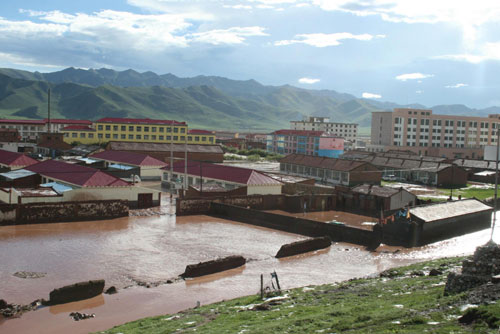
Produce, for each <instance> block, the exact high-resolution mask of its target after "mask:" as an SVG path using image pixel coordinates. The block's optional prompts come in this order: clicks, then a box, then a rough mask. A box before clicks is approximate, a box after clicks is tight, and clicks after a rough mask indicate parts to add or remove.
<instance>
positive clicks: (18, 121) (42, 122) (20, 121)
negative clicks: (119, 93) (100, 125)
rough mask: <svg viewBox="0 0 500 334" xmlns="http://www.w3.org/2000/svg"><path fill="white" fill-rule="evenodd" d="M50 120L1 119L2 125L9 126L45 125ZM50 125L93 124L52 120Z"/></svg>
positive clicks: (74, 120) (80, 120)
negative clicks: (6, 124)
mask: <svg viewBox="0 0 500 334" xmlns="http://www.w3.org/2000/svg"><path fill="white" fill-rule="evenodd" d="M48 121H49V120H48V119H47V118H45V119H0V123H8V124H38V125H45V124H47V123H48ZM50 123H53V124H82V125H91V124H92V122H91V121H88V120H84V119H62V118H54V119H51V120H50Z"/></svg>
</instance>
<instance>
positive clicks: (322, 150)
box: [267, 129, 344, 158]
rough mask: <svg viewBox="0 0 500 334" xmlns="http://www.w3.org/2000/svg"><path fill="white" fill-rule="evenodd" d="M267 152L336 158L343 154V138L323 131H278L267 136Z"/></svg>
mask: <svg viewBox="0 0 500 334" xmlns="http://www.w3.org/2000/svg"><path fill="white" fill-rule="evenodd" d="M267 151H268V152H274V153H279V154H291V153H298V154H305V155H313V156H320V157H329V158H337V157H338V156H339V155H341V154H343V153H344V138H341V137H336V136H332V135H330V134H328V133H326V132H323V131H307V130H288V129H285V130H278V131H274V132H273V133H270V134H268V135H267Z"/></svg>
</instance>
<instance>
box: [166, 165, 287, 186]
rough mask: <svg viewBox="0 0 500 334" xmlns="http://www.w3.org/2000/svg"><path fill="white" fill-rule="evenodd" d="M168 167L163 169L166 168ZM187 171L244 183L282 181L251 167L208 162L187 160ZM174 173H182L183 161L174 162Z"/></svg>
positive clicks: (272, 184) (279, 183)
mask: <svg viewBox="0 0 500 334" xmlns="http://www.w3.org/2000/svg"><path fill="white" fill-rule="evenodd" d="M168 168H169V167H165V168H164V169H166V170H168ZM187 172H188V174H189V175H193V176H195V177H200V175H201V177H206V178H211V179H217V180H223V181H227V182H234V183H239V184H244V185H253V186H257V185H271V186H276V185H281V184H282V183H281V182H279V181H277V180H275V179H273V178H271V177H269V176H267V175H265V174H263V173H261V172H258V171H256V170H253V169H248V168H240V167H233V166H226V165H218V164H211V163H208V162H199V161H188V163H187ZM174 173H179V174H183V173H184V161H178V162H174Z"/></svg>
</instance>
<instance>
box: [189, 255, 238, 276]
mask: <svg viewBox="0 0 500 334" xmlns="http://www.w3.org/2000/svg"><path fill="white" fill-rule="evenodd" d="M245 263H246V259H245V258H244V257H243V256H239V255H233V256H228V257H225V258H222V259H217V260H212V261H207V262H200V263H198V264H190V265H187V266H186V270H185V271H184V273H183V274H181V277H183V278H187V277H199V276H204V275H210V274H214V273H218V272H221V271H224V270H229V269H233V268H237V267H240V266H242V265H244V264H245Z"/></svg>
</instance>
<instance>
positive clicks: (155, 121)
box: [95, 117, 186, 125]
mask: <svg viewBox="0 0 500 334" xmlns="http://www.w3.org/2000/svg"><path fill="white" fill-rule="evenodd" d="M95 122H96V123H121V124H138V125H141V124H152V125H186V122H178V121H174V120H166V119H149V118H117V117H105V118H101V119H98V120H97V121H95Z"/></svg>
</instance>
